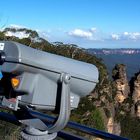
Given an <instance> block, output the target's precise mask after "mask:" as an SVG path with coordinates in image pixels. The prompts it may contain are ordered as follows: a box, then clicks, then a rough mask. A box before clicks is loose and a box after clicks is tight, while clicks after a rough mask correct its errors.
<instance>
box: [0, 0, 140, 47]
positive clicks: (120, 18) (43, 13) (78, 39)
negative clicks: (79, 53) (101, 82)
mask: <svg viewBox="0 0 140 140" xmlns="http://www.w3.org/2000/svg"><path fill="white" fill-rule="evenodd" d="M0 5H1V6H0V27H1V28H2V26H3V25H4V26H5V27H6V26H11V25H14V26H15V25H18V26H23V27H27V28H31V29H34V30H37V31H38V32H39V33H40V35H42V36H43V37H45V38H46V39H47V40H49V41H51V42H53V41H62V42H65V43H74V44H77V45H79V46H80V47H85V48H102V47H107V48H120V47H121V48H122V47H124V48H127V47H129V48H130V47H131V48H138V47H139V48H140V0H3V1H1V2H0Z"/></svg>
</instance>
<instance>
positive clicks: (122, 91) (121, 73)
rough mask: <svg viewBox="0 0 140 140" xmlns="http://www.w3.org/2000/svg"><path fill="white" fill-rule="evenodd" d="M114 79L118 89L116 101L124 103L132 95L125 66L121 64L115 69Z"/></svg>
mask: <svg viewBox="0 0 140 140" xmlns="http://www.w3.org/2000/svg"><path fill="white" fill-rule="evenodd" d="M113 79H114V85H115V87H116V93H115V101H116V102H118V103H123V102H124V100H125V99H126V98H128V94H129V93H130V88H129V84H128V80H127V76H126V67H125V65H122V64H119V65H116V66H115V68H114V69H113Z"/></svg>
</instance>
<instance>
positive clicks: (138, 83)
mask: <svg viewBox="0 0 140 140" xmlns="http://www.w3.org/2000/svg"><path fill="white" fill-rule="evenodd" d="M133 89H134V90H133V94H132V99H133V103H134V106H135V114H136V116H137V117H139V118H140V74H138V75H137V76H136V77H135V80H134V87H133Z"/></svg>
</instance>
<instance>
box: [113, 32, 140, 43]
mask: <svg viewBox="0 0 140 140" xmlns="http://www.w3.org/2000/svg"><path fill="white" fill-rule="evenodd" d="M111 39H112V40H133V41H136V40H140V32H123V33H120V34H111Z"/></svg>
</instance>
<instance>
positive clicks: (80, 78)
mask: <svg viewBox="0 0 140 140" xmlns="http://www.w3.org/2000/svg"><path fill="white" fill-rule="evenodd" d="M0 43H2V44H3V48H0V49H1V50H0V52H3V53H4V54H5V62H4V63H3V64H2V69H1V71H2V73H9V74H11V75H16V76H17V77H18V78H19V79H20V85H19V86H18V87H16V88H14V91H15V92H16V94H17V95H19V96H20V95H22V96H21V98H20V103H21V104H22V105H30V106H32V107H35V108H38V109H47V110H54V109H55V107H56V102H57V100H58V98H59V96H60V93H61V84H60V83H61V82H60V79H61V74H62V73H66V74H69V75H70V76H71V81H70V85H69V87H70V104H71V108H76V107H77V106H78V103H79V98H80V97H83V96H86V95H88V94H89V93H90V92H91V91H92V90H93V89H94V88H95V86H96V83H97V82H98V76H99V75H98V70H97V68H96V67H95V66H94V65H91V64H87V63H84V62H80V61H76V60H73V59H69V58H66V57H62V56H58V55H54V54H50V53H47V52H43V51H39V50H36V49H33V48H30V47H28V46H25V45H22V44H19V43H16V42H9V41H6V42H0Z"/></svg>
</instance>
